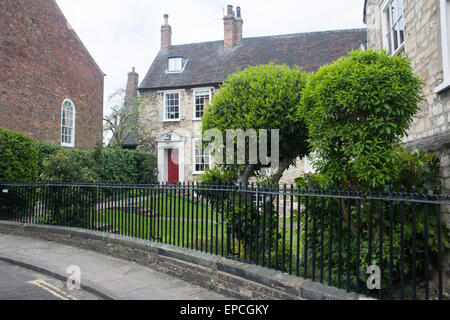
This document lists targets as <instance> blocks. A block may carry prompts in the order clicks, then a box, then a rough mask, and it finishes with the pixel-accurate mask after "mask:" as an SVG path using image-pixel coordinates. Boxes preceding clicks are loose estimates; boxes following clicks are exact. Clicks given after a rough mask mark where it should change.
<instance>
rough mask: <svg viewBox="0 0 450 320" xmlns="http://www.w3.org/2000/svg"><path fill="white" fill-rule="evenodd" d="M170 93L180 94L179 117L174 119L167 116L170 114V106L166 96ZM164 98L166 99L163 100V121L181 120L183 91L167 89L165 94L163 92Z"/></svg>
mask: <svg viewBox="0 0 450 320" xmlns="http://www.w3.org/2000/svg"><path fill="white" fill-rule="evenodd" d="M169 94H178V118H173V119H170V118H167V114H168V112H167V108H168V106H167V100H166V97H167V95H169ZM163 99H164V101H163V106H164V110H163V113H164V114H163V121H164V122H179V121H181V91H165V92H164V94H163Z"/></svg>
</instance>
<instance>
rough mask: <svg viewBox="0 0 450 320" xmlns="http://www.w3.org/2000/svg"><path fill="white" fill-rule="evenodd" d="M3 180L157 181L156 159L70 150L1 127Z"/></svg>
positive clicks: (129, 152) (0, 175)
mask: <svg viewBox="0 0 450 320" xmlns="http://www.w3.org/2000/svg"><path fill="white" fill-rule="evenodd" d="M0 181H20V182H21V181H43V182H97V183H122V184H136V183H156V182H157V162H156V157H155V155H154V154H152V153H147V152H141V151H137V150H122V149H119V148H107V149H106V148H105V149H103V148H102V147H101V146H98V147H97V148H96V149H95V150H89V151H85V150H78V149H67V148H62V147H60V146H58V145H54V144H50V143H45V142H39V141H34V140H32V139H31V138H28V137H26V136H24V135H23V134H20V133H17V132H14V131H11V130H5V129H0Z"/></svg>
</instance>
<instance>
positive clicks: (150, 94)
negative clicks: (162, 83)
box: [140, 87, 218, 182]
mask: <svg viewBox="0 0 450 320" xmlns="http://www.w3.org/2000/svg"><path fill="white" fill-rule="evenodd" d="M195 90H211V98H212V97H213V96H214V94H215V93H216V92H217V91H218V88H214V87H203V88H195V89H179V90H170V91H167V92H179V93H180V119H182V120H179V121H164V93H165V91H154V90H150V91H141V92H140V94H141V96H142V97H144V98H150V101H151V105H148V106H146V108H145V112H144V113H142V114H141V115H140V119H141V122H142V127H143V128H144V129H143V132H142V133H141V134H140V136H141V138H143V139H144V140H145V139H146V137H154V138H158V137H161V135H164V134H166V133H168V132H174V133H175V135H174V136H173V137H172V141H170V142H172V143H176V141H175V140H174V139H175V137H176V136H179V138H181V139H182V140H183V143H182V149H183V154H184V157H182V158H181V154H180V163H179V165H180V166H183V169H182V170H180V171H181V172H183V171H184V174H183V176H182V177H180V181H182V182H191V181H194V180H196V179H197V178H198V176H199V175H198V174H195V173H194V150H193V149H194V139H196V138H199V137H200V136H201V121H200V120H195V119H194V92H195ZM163 138H164V137H163ZM156 140H157V139H156ZM163 140H164V139H163ZM160 142H164V141H160ZM170 142H168V143H170ZM159 144H161V143H159ZM145 147H146V148H147V149H148V151H152V152H155V153H156V154H157V157H158V159H161V157H164V155H162V154H161V152H164V150H163V149H161V148H158V143H157V141H155V140H153V139H152V143H151V144H150V145H147V146H145ZM176 147H177V148H178V146H176ZM158 164H159V175H160V177H159V181H167V177H165V176H164V175H165V174H167V173H166V172H167V169H166V168H165V164H164V160H163V161H160V160H158Z"/></svg>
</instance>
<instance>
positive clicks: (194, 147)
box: [192, 138, 212, 175]
mask: <svg viewBox="0 0 450 320" xmlns="http://www.w3.org/2000/svg"><path fill="white" fill-rule="evenodd" d="M199 141H201V140H200V139H199V138H194V139H192V164H193V169H192V174H193V175H199V174H203V173H205V171H204V170H203V171H198V170H196V169H197V153H196V151H197V143H198V142H199ZM203 152H204V149H203ZM204 156H205V155H203V157H204ZM211 158H212V157H211V155H208V160H209V161H208V166H209V169H211V168H212V162H211ZM205 164H206V163H205Z"/></svg>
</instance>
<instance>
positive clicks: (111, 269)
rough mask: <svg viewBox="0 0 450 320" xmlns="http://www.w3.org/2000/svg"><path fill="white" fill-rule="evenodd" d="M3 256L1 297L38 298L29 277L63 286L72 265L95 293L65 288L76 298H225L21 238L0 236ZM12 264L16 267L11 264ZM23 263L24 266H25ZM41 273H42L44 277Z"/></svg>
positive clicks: (103, 258) (93, 255)
mask: <svg viewBox="0 0 450 320" xmlns="http://www.w3.org/2000/svg"><path fill="white" fill-rule="evenodd" d="M1 260H3V261H4V262H5V261H6V262H9V263H8V264H5V263H2V264H0V288H3V287H4V288H6V289H5V290H4V291H0V299H2V296H1V295H2V292H3V293H5V292H6V293H5V294H6V296H8V295H9V296H10V297H12V299H14V292H15V290H17V293H20V292H25V293H24V294H23V295H22V296H23V297H25V299H33V297H37V296H39V293H38V292H36V291H35V288H34V287H39V285H38V284H39V281H38V283H32V284H31V285H32V287H29V285H30V283H28V281H35V280H43V281H44V282H46V283H49V284H53V286H55V287H57V288H62V287H61V286H63V285H64V283H65V279H67V278H66V277H68V276H69V275H70V274H69V273H67V271H68V268H69V267H71V266H78V267H79V268H80V271H81V287H82V288H83V289H85V290H86V291H89V292H91V293H94V295H91V296H89V295H86V294H85V292H78V293H77V294H78V296H76V295H75V294H72V291H73V290H71V291H67V290H68V289H65V291H66V292H67V293H68V294H69V295H72V296H75V297H77V298H79V299H89V300H90V299H97V298H98V296H100V297H103V298H108V297H110V298H113V299H119V300H227V299H228V298H227V297H225V296H222V295H220V294H217V293H215V292H213V291H210V290H208V289H204V288H200V287H197V286H193V285H190V284H189V283H187V282H184V281H182V280H179V279H176V278H173V277H171V276H168V275H166V274H163V273H159V272H156V271H153V270H151V269H149V268H146V267H144V266H140V265H138V264H136V263H133V262H130V261H125V260H121V259H116V258H113V257H109V256H106V255H103V254H99V253H96V252H91V251H87V250H82V249H78V248H75V247H71V246H66V245H62V244H57V243H54V242H48V241H40V240H35V239H29V238H25V237H18V236H12V235H3V234H0V261H1ZM11 262H13V264H16V266H11V265H10V263H11ZM17 265H19V266H20V267H21V268H19V267H17ZM14 267H15V268H14ZM22 267H26V269H23V268H22ZM30 269H31V270H34V271H31V270H30ZM3 271H4V272H3ZM36 272H37V273H36ZM72 272H73V271H72ZM43 274H46V275H47V277H44V276H43ZM55 278H59V280H64V281H60V283H58V282H55V280H56V279H55ZM25 283H26V284H25ZM40 284H42V282H40ZM41 289H42V288H41ZM27 290H30V291H29V293H28V294H26V291H27ZM31 290H33V291H31ZM16 297H17V296H16ZM19 297H20V295H19ZM41 297H42V299H46V298H49V297H48V296H47V295H44V294H41ZM50 298H51V297H50Z"/></svg>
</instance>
